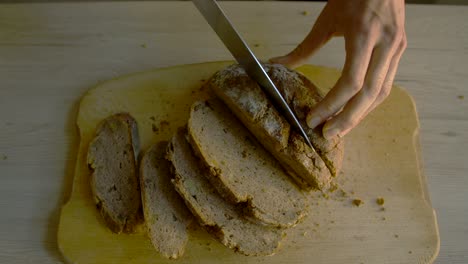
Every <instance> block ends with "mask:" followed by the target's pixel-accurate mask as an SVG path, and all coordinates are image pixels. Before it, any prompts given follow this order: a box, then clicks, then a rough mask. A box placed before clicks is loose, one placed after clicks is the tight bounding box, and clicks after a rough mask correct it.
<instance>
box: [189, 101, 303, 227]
mask: <svg viewBox="0 0 468 264" xmlns="http://www.w3.org/2000/svg"><path fill="white" fill-rule="evenodd" d="M188 136H189V137H188V138H189V142H190V143H191V146H192V148H193V149H194V152H195V155H197V156H198V157H199V158H200V159H201V160H202V161H203V162H204V164H205V166H207V167H208V169H209V171H210V174H209V180H210V181H211V183H212V184H213V185H214V186H215V187H216V188H217V189H218V191H219V193H220V194H221V195H223V196H224V197H225V198H226V199H228V200H229V201H231V202H233V203H237V204H240V203H242V204H243V206H244V208H245V212H246V213H247V214H248V215H249V216H251V217H253V219H256V220H259V221H260V222H262V223H263V224H266V225H273V226H279V227H291V226H294V225H295V224H296V223H297V222H298V221H299V219H301V218H302V217H303V216H304V215H305V207H306V202H305V197H304V195H303V193H302V192H301V191H300V190H299V188H298V187H297V186H296V185H295V184H294V183H293V182H292V181H291V180H290V179H289V177H288V176H287V175H286V173H285V172H284V171H283V170H282V168H281V166H280V165H279V164H278V163H277V162H276V160H275V159H274V158H273V157H272V156H271V155H270V154H269V153H268V152H267V151H266V150H265V149H264V148H263V147H262V146H261V145H260V144H258V143H257V141H256V140H255V138H254V137H253V136H252V135H251V134H250V133H249V131H248V130H247V129H246V128H245V127H244V126H243V125H242V123H240V122H239V121H238V120H237V118H236V117H235V116H234V115H232V114H231V112H230V111H229V110H228V109H226V107H225V106H224V105H223V104H222V102H221V101H219V100H217V99H215V98H214V99H211V100H210V101H206V102H196V103H194V104H193V105H192V108H191V112H190V118H189V121H188Z"/></svg>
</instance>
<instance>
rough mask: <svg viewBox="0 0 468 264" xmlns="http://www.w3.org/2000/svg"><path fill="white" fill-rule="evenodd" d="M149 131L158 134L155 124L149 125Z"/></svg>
mask: <svg viewBox="0 0 468 264" xmlns="http://www.w3.org/2000/svg"><path fill="white" fill-rule="evenodd" d="M151 130H153V132H154V133H158V132H159V128H158V127H156V125H155V124H151Z"/></svg>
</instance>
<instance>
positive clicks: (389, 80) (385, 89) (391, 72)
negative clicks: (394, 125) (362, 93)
mask: <svg viewBox="0 0 468 264" xmlns="http://www.w3.org/2000/svg"><path fill="white" fill-rule="evenodd" d="M406 46H407V40H406V35H403V39H402V41H401V43H400V45H399V47H398V49H397V51H396V53H395V55H394V56H393V59H392V62H391V63H390V67H389V69H388V73H387V77H386V78H385V81H384V84H383V86H382V89H381V90H380V93H379V95H378V96H377V98H376V99H375V101H374V103H372V105H371V107H369V109H367V111H366V113H365V114H364V115H363V116H362V117H361V119H363V118H364V117H366V116H367V115H368V114H369V113H370V112H372V111H373V110H374V109H375V108H376V107H377V106H378V105H380V104H381V103H382V102H383V101H384V100H385V98H387V97H388V95H389V94H390V91H391V90H392V86H393V80H394V79H395V75H396V73H397V69H398V64H399V63H400V59H401V57H402V55H403V53H404V51H405V49H406Z"/></svg>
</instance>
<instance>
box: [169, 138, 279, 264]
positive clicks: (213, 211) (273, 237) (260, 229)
mask: <svg viewBox="0 0 468 264" xmlns="http://www.w3.org/2000/svg"><path fill="white" fill-rule="evenodd" d="M167 158H168V159H169V160H170V161H171V163H172V166H173V170H174V179H173V184H174V186H175V188H176V190H177V192H179V194H180V195H181V196H182V197H183V199H184V200H185V203H186V204H187V206H188V208H189V209H190V210H191V211H192V213H193V214H194V215H195V216H196V218H197V219H198V222H199V223H200V225H202V226H203V227H205V229H206V230H207V231H208V232H210V233H211V234H212V235H214V236H215V238H217V239H218V240H219V241H220V242H221V243H222V244H224V245H225V246H226V247H228V248H231V249H233V250H234V251H237V252H240V253H242V254H244V255H247V256H259V255H272V254H273V253H274V252H275V250H276V249H277V248H278V247H279V243H280V240H281V238H282V231H281V230H279V229H277V228H271V227H267V226H263V225H257V224H255V223H252V222H250V221H248V220H247V219H245V218H244V217H243V215H242V212H241V211H240V210H239V208H236V207H235V206H234V205H233V204H231V203H228V202H227V201H226V200H224V199H223V198H222V197H221V196H220V195H219V193H218V192H217V191H216V189H215V188H214V187H213V186H212V185H211V184H210V182H209V181H208V180H207V179H206V176H205V175H204V174H206V172H205V171H204V168H203V167H201V165H200V162H199V160H198V159H197V158H196V157H195V156H194V155H193V152H192V149H191V148H190V145H189V143H188V142H187V141H186V139H185V131H184V130H179V131H178V132H177V133H176V135H175V136H174V137H173V138H172V140H171V142H170V145H169V148H168V152H167Z"/></svg>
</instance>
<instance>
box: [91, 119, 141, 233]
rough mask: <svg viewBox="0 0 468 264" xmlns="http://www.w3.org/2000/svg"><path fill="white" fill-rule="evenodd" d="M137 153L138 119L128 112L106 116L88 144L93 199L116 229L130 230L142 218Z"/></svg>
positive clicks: (113, 230)
mask: <svg viewBox="0 0 468 264" xmlns="http://www.w3.org/2000/svg"><path fill="white" fill-rule="evenodd" d="M137 153H138V129H137V125H136V121H135V120H134V119H133V117H131V116H130V115H129V114H126V113H120V114H115V115H112V116H110V117H108V118H106V119H104V120H103V121H102V122H101V123H100V124H99V125H98V127H97V130H96V135H95V137H94V139H93V140H92V141H91V143H90V145H89V149H88V156H87V162H88V167H89V168H90V169H91V170H92V174H91V190H92V193H93V197H94V201H95V203H96V206H97V208H98V209H99V211H100V213H101V215H102V217H103V218H104V221H105V223H106V225H107V226H108V227H109V228H110V229H111V230H112V232H114V233H121V232H126V233H131V232H133V231H134V230H135V227H136V225H137V224H138V223H139V222H140V221H141V219H142V217H141V198H140V185H139V181H138V168H137V156H138V154H137Z"/></svg>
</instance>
